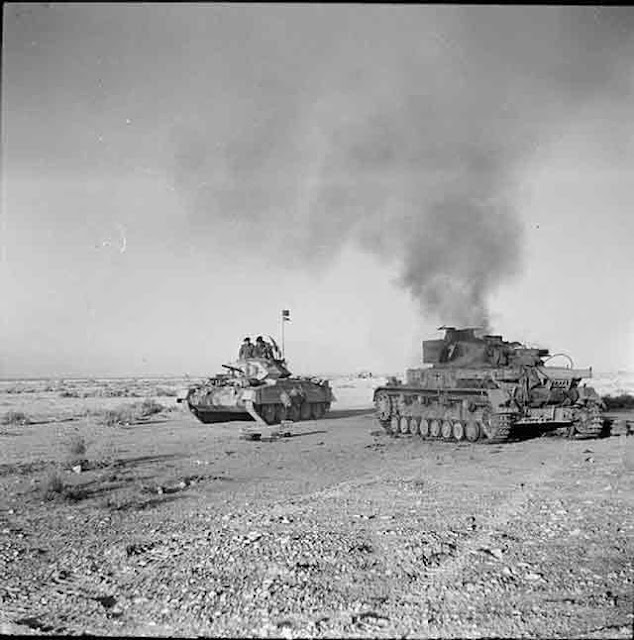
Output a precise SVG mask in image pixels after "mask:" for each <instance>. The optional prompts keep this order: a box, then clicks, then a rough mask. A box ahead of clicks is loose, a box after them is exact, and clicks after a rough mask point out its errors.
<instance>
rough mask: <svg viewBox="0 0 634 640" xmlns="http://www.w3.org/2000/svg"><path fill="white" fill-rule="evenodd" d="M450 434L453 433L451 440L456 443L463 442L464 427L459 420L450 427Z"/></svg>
mask: <svg viewBox="0 0 634 640" xmlns="http://www.w3.org/2000/svg"><path fill="white" fill-rule="evenodd" d="M451 430H452V433H453V439H454V440H457V441H458V442H460V441H461V440H464V436H465V433H464V425H463V424H462V422H460V420H456V421H455V422H454V423H453V425H452V427H451Z"/></svg>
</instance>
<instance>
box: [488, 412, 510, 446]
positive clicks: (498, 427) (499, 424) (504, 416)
mask: <svg viewBox="0 0 634 640" xmlns="http://www.w3.org/2000/svg"><path fill="white" fill-rule="evenodd" d="M487 422H488V423H487ZM487 422H485V423H484V432H485V433H486V436H487V438H488V440H489V442H490V443H491V444H496V443H498V442H506V441H507V440H508V439H509V437H510V435H511V428H512V427H513V418H512V417H511V416H510V415H509V414H508V413H498V414H494V415H492V416H490V418H489V420H488V421H487Z"/></svg>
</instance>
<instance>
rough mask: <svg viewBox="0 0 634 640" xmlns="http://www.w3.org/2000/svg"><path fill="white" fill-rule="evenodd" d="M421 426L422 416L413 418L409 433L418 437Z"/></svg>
mask: <svg viewBox="0 0 634 640" xmlns="http://www.w3.org/2000/svg"><path fill="white" fill-rule="evenodd" d="M420 425H421V419H420V416H416V417H415V418H412V421H411V422H410V428H409V432H410V433H411V434H412V435H413V436H417V435H418V434H419V433H420Z"/></svg>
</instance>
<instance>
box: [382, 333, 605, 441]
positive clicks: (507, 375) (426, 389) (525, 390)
mask: <svg viewBox="0 0 634 640" xmlns="http://www.w3.org/2000/svg"><path fill="white" fill-rule="evenodd" d="M441 329H445V337H444V338H443V339H440V340H425V341H423V363H424V364H428V365H431V366H430V367H427V368H420V369H408V370H407V372H406V381H405V384H403V383H401V382H400V381H398V380H396V379H392V380H391V381H390V382H388V384H387V385H386V386H383V387H379V388H377V389H375V391H374V404H375V408H376V414H377V418H378V420H379V422H380V423H381V426H382V427H383V428H384V429H385V430H386V431H387V432H388V433H391V434H394V435H395V434H398V433H403V434H408V433H409V434H415V435H419V436H420V437H422V438H439V439H442V440H447V441H461V440H467V441H469V442H476V441H485V442H491V443H492V442H504V441H506V440H508V439H509V438H510V437H511V435H513V434H519V433H520V432H521V431H522V430H524V431H525V432H526V431H529V430H531V429H532V430H533V431H534V430H538V431H541V432H545V431H550V430H557V429H563V430H565V431H566V434H567V435H568V436H570V437H572V436H578V437H586V438H587V437H599V436H600V435H601V433H602V431H603V429H604V426H605V425H606V424H607V423H606V421H604V419H603V416H602V411H603V410H604V408H605V407H604V404H603V401H602V400H601V397H600V396H599V395H598V394H597V392H596V391H595V390H594V389H592V388H591V387H587V386H585V384H584V385H582V386H580V384H579V383H580V382H581V380H583V379H584V378H591V377H592V369H591V368H589V369H574V368H572V361H571V360H570V358H568V356H565V357H566V358H568V360H569V361H570V364H571V368H568V367H553V366H546V361H547V360H549V359H550V358H552V357H555V356H550V357H549V352H548V349H533V348H527V347H525V346H523V345H521V344H520V343H519V342H506V341H504V340H503V339H502V337H501V336H499V335H481V332H480V331H479V330H478V329H474V328H465V329H455V328H453V327H441ZM555 355H564V354H555Z"/></svg>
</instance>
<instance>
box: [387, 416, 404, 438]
mask: <svg viewBox="0 0 634 640" xmlns="http://www.w3.org/2000/svg"><path fill="white" fill-rule="evenodd" d="M400 422H401V421H400V419H399V417H398V416H392V418H391V420H390V426H389V427H388V432H389V433H391V434H392V435H394V436H396V435H398V433H399V424H400Z"/></svg>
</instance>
